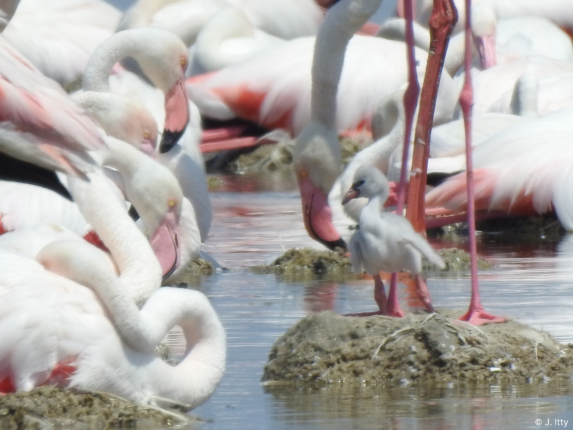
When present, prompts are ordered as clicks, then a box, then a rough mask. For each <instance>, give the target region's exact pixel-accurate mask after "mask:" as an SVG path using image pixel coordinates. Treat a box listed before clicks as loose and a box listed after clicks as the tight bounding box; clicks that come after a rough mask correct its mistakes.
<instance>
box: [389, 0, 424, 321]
mask: <svg viewBox="0 0 573 430" xmlns="http://www.w3.org/2000/svg"><path fill="white" fill-rule="evenodd" d="M404 12H405V14H406V46H407V47H408V88H407V89H406V92H405V93H404V111H405V116H406V118H405V125H404V127H405V130H404V144H403V149H402V166H401V169H400V182H399V185H398V195H397V200H398V201H397V207H396V213H397V214H398V215H403V214H404V203H405V200H406V184H407V183H408V180H407V178H406V174H407V172H408V154H409V150H408V147H409V146H410V136H411V134H412V125H413V124H414V114H415V113H416V105H417V103H418V95H419V94H420V84H419V83H418V76H417V74H416V57H415V55H414V28H413V24H412V21H413V20H414V14H413V12H412V0H404ZM388 294H389V296H390V298H389V303H390V305H389V306H390V307H391V311H390V312H391V314H392V315H393V316H397V317H403V316H404V312H403V311H402V309H401V308H400V303H399V302H398V274H397V273H392V277H391V278H390V291H389V293H388Z"/></svg>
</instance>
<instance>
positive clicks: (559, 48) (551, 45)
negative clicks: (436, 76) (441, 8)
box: [377, 7, 573, 76]
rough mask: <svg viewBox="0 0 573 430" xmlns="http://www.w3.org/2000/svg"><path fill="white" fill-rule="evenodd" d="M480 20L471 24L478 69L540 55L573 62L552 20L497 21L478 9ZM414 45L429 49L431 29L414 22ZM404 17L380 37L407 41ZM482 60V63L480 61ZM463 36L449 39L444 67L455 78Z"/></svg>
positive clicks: (384, 29)
mask: <svg viewBox="0 0 573 430" xmlns="http://www.w3.org/2000/svg"><path fill="white" fill-rule="evenodd" d="M474 12H478V13H479V15H478V18H479V19H477V20H474V21H473V23H472V38H473V42H474V49H473V50H472V51H473V53H474V56H475V57H476V61H474V64H475V66H476V67H481V68H483V69H487V68H489V67H493V66H495V65H496V64H505V63H508V62H512V61H518V60H521V59H525V58H526V57H527V56H530V55H538V56H543V57H547V58H550V59H552V60H557V61H570V60H571V59H573V46H572V45H571V40H570V39H569V37H568V36H567V34H566V33H565V32H564V31H562V30H561V29H560V28H559V27H557V26H556V25H555V24H553V23H552V22H551V21H549V20H547V19H544V18H541V17H530V16H528V17H517V18H508V19H502V20H497V18H496V16H495V14H494V13H493V11H492V10H491V9H490V8H487V7H481V8H480V7H478V8H475V9H474ZM413 24H414V26H413V28H414V42H415V44H416V46H417V47H419V48H422V49H425V50H428V48H429V46H430V35H429V33H428V30H427V29H426V28H424V27H422V26H421V25H420V24H418V23H416V22H414V23H413ZM404 27H405V24H404V19H403V18H394V19H390V20H388V21H386V22H385V23H383V24H382V25H381V26H380V29H379V30H378V33H377V34H378V36H381V37H384V38H388V39H391V40H402V41H404V40H405V29H404ZM477 59H479V62H478V61H477ZM463 61H464V35H463V34H462V33H460V34H457V35H455V36H454V37H452V38H451V39H450V42H449V44H448V51H447V53H446V58H445V62H444V68H445V69H446V70H447V72H448V73H449V74H450V75H451V76H454V75H455V74H456V72H458V71H459V70H460V68H461V67H462V66H463Z"/></svg>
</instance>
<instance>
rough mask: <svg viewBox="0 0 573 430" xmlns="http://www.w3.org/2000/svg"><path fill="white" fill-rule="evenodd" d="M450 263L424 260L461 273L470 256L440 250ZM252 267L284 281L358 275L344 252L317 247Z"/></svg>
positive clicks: (436, 271) (431, 270) (429, 267)
mask: <svg viewBox="0 0 573 430" xmlns="http://www.w3.org/2000/svg"><path fill="white" fill-rule="evenodd" d="M437 252H438V254H440V255H441V256H442V258H443V259H444V261H445V262H446V268H445V269H443V270H441V269H439V268H438V267H436V266H433V265H432V264H430V263H429V262H428V261H426V260H423V269H424V271H425V272H428V273H431V274H432V275H436V274H437V275H438V276H448V274H450V275H452V274H453V275H457V274H459V272H467V271H469V270H470V255H469V254H468V253H467V252H465V251H463V250H461V249H456V248H451V249H440V250H438V251H437ZM488 267H490V265H489V263H487V261H485V260H483V259H479V260H478V268H479V269H480V270H483V269H487V268H488ZM251 269H252V270H253V271H254V272H256V273H260V274H271V273H272V274H275V275H280V276H281V278H282V279H283V280H286V281H291V282H296V281H304V280H311V279H317V278H319V279H327V280H332V281H344V280H346V279H352V278H358V277H361V275H356V274H354V273H353V272H352V266H351V264H350V259H349V257H348V256H347V255H345V253H344V251H342V250H338V251H327V250H318V249H313V248H296V249H289V250H288V251H287V252H285V253H284V254H283V255H281V256H280V257H279V258H277V259H276V260H274V261H273V262H272V263H271V264H269V265H268V266H254V267H251Z"/></svg>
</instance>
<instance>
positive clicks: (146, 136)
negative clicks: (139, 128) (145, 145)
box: [143, 130, 151, 139]
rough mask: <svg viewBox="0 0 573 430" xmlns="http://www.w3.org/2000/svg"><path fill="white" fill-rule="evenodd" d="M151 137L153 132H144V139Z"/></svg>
mask: <svg viewBox="0 0 573 430" xmlns="http://www.w3.org/2000/svg"><path fill="white" fill-rule="evenodd" d="M150 137H151V132H150V131H147V130H145V131H144V132H143V138H144V139H149V138H150Z"/></svg>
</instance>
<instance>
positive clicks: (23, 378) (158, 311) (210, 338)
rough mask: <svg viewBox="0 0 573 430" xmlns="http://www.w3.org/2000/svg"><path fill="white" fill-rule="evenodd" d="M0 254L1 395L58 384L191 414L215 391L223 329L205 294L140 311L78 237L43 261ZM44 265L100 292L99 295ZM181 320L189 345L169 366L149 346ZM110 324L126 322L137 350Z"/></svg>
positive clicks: (157, 297)
mask: <svg viewBox="0 0 573 430" xmlns="http://www.w3.org/2000/svg"><path fill="white" fill-rule="evenodd" d="M0 257H1V258H0V266H1V267H2V277H1V278H0V297H1V300H0V302H1V303H0V330H2V333H4V334H5V335H4V336H3V337H2V340H0V363H1V364H0V391H3V392H8V391H16V390H30V389H31V388H33V387H35V386H38V385H46V384H55V385H58V386H70V387H75V388H79V389H85V390H95V391H105V392H109V393H112V394H116V395H119V396H122V397H124V398H127V399H130V400H132V401H134V402H138V403H143V404H153V405H166V404H171V405H173V404H177V405H179V406H182V407H184V408H186V409H191V408H194V407H196V406H198V405H200V404H202V403H203V402H205V401H206V400H207V399H208V398H209V396H210V395H211V394H212V393H213V391H214V390H215V388H216V387H217V385H218V383H219V381H220V380H221V377H222V376H223V372H224V368H225V356H226V352H225V332H224V329H223V327H222V325H221V323H220V322H219V319H218V318H217V315H216V313H215V311H214V310H213V308H212V307H211V305H210V303H209V301H208V299H207V298H206V297H205V296H204V295H203V294H202V293H200V292H198V291H192V290H185V289H177V288H161V289H159V290H157V291H155V292H154V293H153V294H152V295H151V296H150V297H149V298H148V299H147V300H146V302H145V304H144V305H143V307H142V309H141V310H139V309H138V308H137V306H136V305H135V304H134V302H133V300H132V298H131V297H130V296H129V294H128V292H127V291H125V289H123V288H122V287H123V285H121V284H119V285H118V279H117V277H116V276H115V274H114V273H113V271H112V273H110V266H109V262H108V261H107V259H106V257H105V255H103V253H102V252H101V251H99V250H97V249H96V248H93V247H91V246H90V245H89V244H87V243H82V242H79V241H59V242H54V243H52V244H50V245H48V246H47V247H46V248H45V249H43V250H42V251H41V252H40V254H39V255H38V261H39V262H38V261H35V260H33V259H29V258H26V257H22V256H20V255H17V254H13V253H10V252H7V251H4V250H0ZM66 260H67V261H66ZM40 263H41V264H40ZM62 263H66V264H65V265H62ZM42 265H43V266H44V267H47V268H49V269H50V270H51V271H52V272H58V273H62V272H65V274H66V275H67V276H68V277H71V278H75V279H76V280H81V281H83V282H84V283H85V284H86V285H90V286H93V287H95V288H96V291H97V295H96V294H95V293H94V291H91V290H90V289H88V288H86V287H85V286H83V285H81V284H79V283H77V282H74V281H72V280H70V279H68V278H66V277H64V276H59V275H58V274H56V273H52V272H50V271H48V270H46V269H45V268H44V267H42ZM106 294H107V295H108V296H110V297H113V300H112V301H111V302H113V308H112V309H111V310H110V309H109V308H108V309H104V307H102V305H101V301H100V298H101V297H105V296H106ZM176 324H177V325H179V326H181V327H182V328H183V332H184V335H185V339H186V342H187V347H186V352H185V355H184V357H183V360H182V361H181V362H180V363H179V364H178V365H177V366H171V365H169V364H167V363H165V362H163V361H162V360H161V359H160V358H159V357H158V356H157V354H155V353H154V352H153V349H152V348H153V346H155V345H157V344H158V343H159V342H160V341H161V340H162V339H163V337H164V336H165V335H166V334H167V332H168V331H169V330H170V329H171V328H172V327H173V326H174V325H176ZM114 325H115V326H119V327H124V328H125V326H128V327H129V330H130V331H131V332H133V333H134V334H135V335H136V336H138V337H139V339H140V342H139V344H138V348H134V347H133V346H132V345H131V344H129V343H128V342H126V341H125V340H124V338H123V335H122V334H120V333H118V330H117V329H116V328H115V327H114Z"/></svg>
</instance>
